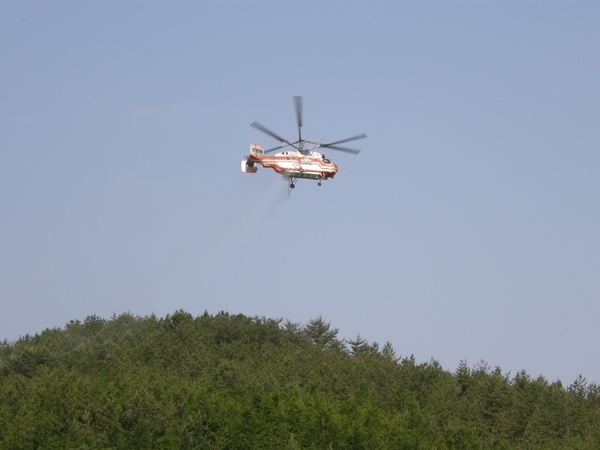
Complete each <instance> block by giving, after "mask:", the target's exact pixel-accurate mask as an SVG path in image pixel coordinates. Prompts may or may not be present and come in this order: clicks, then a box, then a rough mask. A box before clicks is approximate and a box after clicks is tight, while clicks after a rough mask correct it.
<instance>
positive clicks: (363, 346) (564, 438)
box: [0, 311, 600, 449]
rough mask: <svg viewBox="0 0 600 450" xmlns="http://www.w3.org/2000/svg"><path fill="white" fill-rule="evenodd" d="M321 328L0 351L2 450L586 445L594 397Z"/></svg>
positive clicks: (205, 319) (597, 423) (178, 319)
mask: <svg viewBox="0 0 600 450" xmlns="http://www.w3.org/2000/svg"><path fill="white" fill-rule="evenodd" d="M337 335H338V331H337V330H336V329H334V328H332V327H331V326H330V324H329V323H328V322H326V321H324V320H323V319H322V318H317V319H313V320H310V321H309V322H308V323H306V324H304V325H300V324H295V323H291V322H289V321H282V320H275V319H268V318H258V317H254V318H252V317H247V316H244V315H231V314H227V313H219V314H216V315H210V314H208V313H205V314H203V315H201V316H198V317H193V316H192V315H190V314H188V313H186V312H183V311H178V312H176V313H174V314H173V315H169V316H167V317H165V318H157V317H155V316H150V317H136V316H133V315H131V314H123V315H120V316H113V317H112V318H111V319H109V320H105V319H102V318H99V317H96V316H91V317H88V318H86V319H85V321H83V322H80V321H72V322H70V323H69V324H67V325H66V326H65V327H64V329H48V330H45V331H44V332H42V333H41V334H37V335H35V336H25V337H23V338H21V339H19V340H18V341H16V342H7V341H4V342H3V343H1V344H0V448H2V449H59V448H60V449H64V448H78V449H99V448H102V449H128V448H132V449H139V448H144V449H154V448H157V449H163V448H165V449H166V448H176V449H187V448H201V449H251V448H257V449H263V448H264V449H286V448H287V449H328V448H332V449H537V448H540V449H565V448H570V449H597V448H600V392H599V389H598V386H597V385H595V384H588V383H587V382H586V381H585V379H584V378H583V377H580V378H578V379H577V380H575V382H574V383H573V384H571V385H570V386H568V387H565V386H563V385H562V384H561V383H560V382H554V383H550V382H548V381H547V380H545V379H544V378H543V377H539V378H535V379H533V378H532V377H530V376H529V375H528V374H527V373H526V372H524V371H522V372H519V373H516V374H514V375H511V374H505V373H502V372H501V369H500V368H495V369H491V368H490V367H489V366H488V365H487V364H486V363H483V362H482V363H479V364H478V365H476V366H472V367H471V366H468V365H467V363H466V362H461V364H460V365H459V367H458V369H457V370H456V371H455V372H454V373H452V372H449V371H447V370H444V369H443V368H442V367H441V366H440V364H439V363H437V362H436V361H433V360H432V361H430V362H427V363H420V364H419V363H417V362H415V359H414V358H413V357H399V356H398V355H396V353H395V351H394V349H393V348H392V346H391V345H390V344H389V343H388V344H386V345H384V346H382V347H380V346H379V345H378V344H377V343H368V342H367V341H366V340H365V339H363V338H362V337H360V336H358V337H356V338H355V339H353V340H349V341H346V340H342V339H340V338H338V336H337Z"/></svg>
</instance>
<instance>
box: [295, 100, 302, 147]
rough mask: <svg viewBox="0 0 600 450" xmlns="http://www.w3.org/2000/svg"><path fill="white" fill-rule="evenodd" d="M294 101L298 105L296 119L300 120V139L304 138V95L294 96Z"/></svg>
mask: <svg viewBox="0 0 600 450" xmlns="http://www.w3.org/2000/svg"><path fill="white" fill-rule="evenodd" d="M294 103H295V105H296V121H297V122H298V140H299V141H301V140H302V96H300V95H297V96H295V97H294Z"/></svg>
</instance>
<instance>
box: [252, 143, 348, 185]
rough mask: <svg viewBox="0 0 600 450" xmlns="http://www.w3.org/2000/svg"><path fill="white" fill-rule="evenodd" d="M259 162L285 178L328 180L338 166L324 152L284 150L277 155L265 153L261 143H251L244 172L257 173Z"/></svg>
mask: <svg viewBox="0 0 600 450" xmlns="http://www.w3.org/2000/svg"><path fill="white" fill-rule="evenodd" d="M257 164H260V165H261V166H263V167H265V168H270V169H273V170H274V171H275V172H277V173H279V174H281V175H282V176H283V177H284V178H292V179H295V178H308V179H312V180H327V179H329V178H333V177H334V176H335V174H336V173H337V171H338V166H337V164H335V163H334V162H332V161H330V160H329V159H327V158H326V157H325V155H324V154H323V153H320V152H315V151H307V152H305V153H301V152H299V151H283V152H279V153H276V154H275V155H272V156H271V155H265V154H264V150H263V148H262V146H261V145H260V144H251V145H250V154H249V155H248V156H247V157H246V159H244V160H243V161H242V164H241V168H242V172H245V173H256V172H257Z"/></svg>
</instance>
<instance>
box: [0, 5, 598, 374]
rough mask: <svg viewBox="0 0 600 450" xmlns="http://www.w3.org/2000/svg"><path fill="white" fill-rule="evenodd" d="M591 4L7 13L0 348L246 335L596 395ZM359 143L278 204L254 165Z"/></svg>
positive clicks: (29, 8) (0, 106)
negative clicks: (54, 338) (229, 331)
mask: <svg viewBox="0 0 600 450" xmlns="http://www.w3.org/2000/svg"><path fill="white" fill-rule="evenodd" d="M599 24H600V2H596V1H594V2H592V1H590V2H578V1H562V2H552V1H543V2H542V1H514V2H511V1H469V2H467V1H439V2H436V1H389V2H386V1H361V2H358V1H355V2H352V1H268V2H266V1H199V2H183V1H174V2H167V1H164V2H157V1H137V2H133V1H129V2H128V1H108V0H105V1H84V2H82V1H54V2H47V1H35V2H32V1H3V2H1V3H0V55H1V63H0V82H1V83H0V94H1V97H0V99H1V101H0V189H1V195H0V340H2V339H8V340H15V339H17V338H18V337H19V336H22V335H25V334H35V333H37V332H41V331H43V330H44V329H46V328H51V327H63V326H64V325H65V324H66V323H68V321H70V320H74V319H79V320H84V319H85V317H86V316H88V315H93V314H95V315H98V316H101V317H105V318H110V317H111V316H112V315H113V314H117V315H118V314H121V313H123V312H131V313H132V314H135V315H139V316H145V315H149V314H152V313H154V314H156V315H157V316H159V317H162V316H164V315H166V314H169V313H173V312H175V311H176V310H178V309H183V310H185V311H188V312H190V313H191V314H193V315H198V314H201V313H203V312H204V311H205V310H206V311H208V312H209V313H217V312H219V311H221V310H224V311H227V312H229V313H243V314H246V315H249V316H266V317H281V318H284V319H289V320H291V321H293V322H300V323H306V321H308V320H310V319H311V318H315V317H318V316H323V318H324V319H326V320H328V321H331V324H332V326H334V327H337V328H339V337H341V338H347V339H352V338H354V337H356V335H357V334H359V333H360V335H361V336H363V337H364V338H365V339H367V340H368V341H369V342H374V341H376V342H378V343H380V344H381V345H383V344H384V343H385V342H386V341H390V342H391V343H392V344H393V346H394V348H395V350H396V352H397V353H398V355H400V356H410V355H414V356H415V358H416V359H417V361H418V362H426V361H429V360H430V359H431V358H434V359H436V360H437V361H439V362H440V363H441V364H442V366H443V367H444V368H445V369H447V370H451V371H453V370H455V369H456V367H457V365H458V364H459V362H460V361H461V360H466V361H467V363H468V364H469V365H471V366H472V365H475V364H477V363H478V362H480V361H481V360H484V361H486V362H487V363H488V364H489V365H490V366H491V367H495V366H499V367H500V368H501V369H502V371H503V372H505V373H507V372H510V373H511V374H512V375H514V374H515V373H516V372H517V371H519V370H525V371H527V373H529V374H530V375H531V376H533V377H537V376H538V375H543V376H544V377H546V378H547V379H548V380H550V381H554V380H557V379H559V380H561V381H562V382H563V383H564V384H565V385H568V384H571V383H572V382H573V381H574V380H575V379H576V377H577V376H578V375H579V374H582V375H583V376H585V377H586V378H587V379H588V381H590V382H592V381H593V382H600V358H598V342H600V326H598V317H600V207H599V203H600V202H599V200H600V151H599V150H600V149H599V147H600V26H599ZM294 95H303V96H304V128H303V137H305V138H308V139H312V140H319V139H323V140H324V141H325V142H327V141H335V140H339V139H343V138H346V137H349V136H354V135H356V134H360V133H363V132H364V133H367V135H368V138H367V139H365V140H361V141H357V142H355V143H352V146H356V147H358V148H361V149H362V152H361V153H360V154H359V155H357V156H353V155H349V154H345V153H338V154H335V153H334V152H327V153H326V154H327V156H328V157H330V158H332V159H334V160H335V161H336V162H337V163H338V165H339V166H340V168H341V170H340V172H339V173H338V175H337V176H336V178H335V179H334V180H329V181H326V182H324V183H323V186H321V187H317V185H316V182H314V181H310V180H301V181H300V182H299V183H298V186H297V188H296V189H295V191H294V192H293V194H292V196H291V198H288V196H287V185H286V182H285V181H283V180H282V179H281V178H280V176H279V175H277V174H276V173H275V172H273V171H270V170H259V172H258V173H257V174H256V175H249V174H243V173H242V172H241V171H240V161H241V159H242V158H243V156H244V155H245V154H247V152H248V148H249V144H250V143H253V142H258V143H262V144H263V145H264V146H265V147H266V148H268V147H271V146H276V145H278V142H277V141H275V140H273V139H272V138H270V137H269V136H266V135H264V134H262V133H260V132H259V131H258V130H256V129H254V128H252V127H250V126H249V124H250V123H251V122H253V121H255V120H257V121H259V122H261V123H263V124H264V125H266V126H268V127H269V128H271V129H272V130H274V131H276V132H277V133H279V134H281V135H283V136H284V137H286V138H288V139H291V140H293V139H295V137H296V125H295V117H294V108H293V101H292V97H293V96H294Z"/></svg>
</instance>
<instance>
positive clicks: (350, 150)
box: [321, 144, 360, 155]
mask: <svg viewBox="0 0 600 450" xmlns="http://www.w3.org/2000/svg"><path fill="white" fill-rule="evenodd" d="M321 147H325V148H329V149H331V150H339V151H340V152H346V153H352V154H353V155H358V154H359V153H360V150H357V149H355V148H348V147H340V146H337V145H331V144H328V145H326V146H325V145H321Z"/></svg>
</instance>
